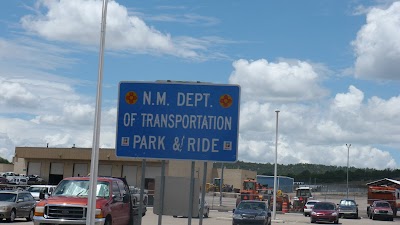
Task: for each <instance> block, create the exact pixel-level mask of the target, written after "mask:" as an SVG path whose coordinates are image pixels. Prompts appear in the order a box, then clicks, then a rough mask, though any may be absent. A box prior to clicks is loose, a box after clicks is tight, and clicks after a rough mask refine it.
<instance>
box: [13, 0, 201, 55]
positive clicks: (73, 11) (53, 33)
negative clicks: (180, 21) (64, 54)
mask: <svg viewBox="0 0 400 225" xmlns="http://www.w3.org/2000/svg"><path fill="white" fill-rule="evenodd" d="M102 2H103V1H101V0H74V1H70V0H40V1H38V3H37V4H36V8H37V10H38V12H40V13H37V14H31V15H26V16H24V17H23V18H22V19H21V24H22V26H23V28H24V29H26V30H27V31H29V32H31V33H33V34H37V35H39V36H41V37H44V38H46V39H48V40H54V41H63V42H69V43H77V44H82V45H90V46H96V47H97V46H98V44H99V40H100V38H99V37H100V28H101V17H102V10H101V9H102ZM193 40H194V41H188V39H185V38H183V37H177V38H176V39H174V38H173V37H172V36H171V35H170V34H168V33H163V32H161V31H159V30H157V29H156V28H154V27H152V26H149V25H147V24H146V23H145V22H144V21H143V20H142V19H141V18H139V17H137V16H134V15H130V14H129V12H128V10H127V8H126V7H125V6H123V5H120V4H119V3H118V2H116V1H109V3H108V7H107V27H106V48H109V49H113V50H118V51H124V52H131V51H133V52H136V53H153V54H168V55H174V56H177V57H183V58H200V57H201V56H200V54H199V52H197V51H198V50H202V49H204V48H205V47H204V45H203V46H197V45H192V44H191V43H192V42H194V43H198V42H199V41H198V40H196V39H193ZM203 41H206V40H203ZM204 44H205V45H207V43H204Z"/></svg>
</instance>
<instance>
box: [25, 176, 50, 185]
mask: <svg viewBox="0 0 400 225" xmlns="http://www.w3.org/2000/svg"><path fill="white" fill-rule="evenodd" d="M45 183H46V182H45V181H44V180H43V178H41V177H40V176H39V175H34V174H31V175H29V176H28V184H45Z"/></svg>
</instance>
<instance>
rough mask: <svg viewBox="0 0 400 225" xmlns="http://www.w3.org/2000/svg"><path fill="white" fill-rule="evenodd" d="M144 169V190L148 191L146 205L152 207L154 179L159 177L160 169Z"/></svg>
mask: <svg viewBox="0 0 400 225" xmlns="http://www.w3.org/2000/svg"><path fill="white" fill-rule="evenodd" d="M145 169H146V172H145V182H144V188H145V189H147V190H148V205H153V202H154V188H155V178H156V177H157V176H161V167H151V166H147V167H146V168H145Z"/></svg>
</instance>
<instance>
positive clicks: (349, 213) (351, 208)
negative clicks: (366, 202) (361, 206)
mask: <svg viewBox="0 0 400 225" xmlns="http://www.w3.org/2000/svg"><path fill="white" fill-rule="evenodd" d="M338 210H339V218H340V217H353V218H356V219H357V218H358V204H357V203H356V201H355V200H353V199H342V200H340V202H339V204H338Z"/></svg>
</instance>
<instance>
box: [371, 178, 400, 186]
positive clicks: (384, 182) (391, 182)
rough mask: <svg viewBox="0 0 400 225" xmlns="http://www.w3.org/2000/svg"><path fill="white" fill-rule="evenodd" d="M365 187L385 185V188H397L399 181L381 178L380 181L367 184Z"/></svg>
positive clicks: (399, 184)
mask: <svg viewBox="0 0 400 225" xmlns="http://www.w3.org/2000/svg"><path fill="white" fill-rule="evenodd" d="M366 185H367V186H371V185H387V186H391V185H395V186H397V185H398V186H400V181H398V180H393V179H389V178H383V179H380V180H376V181H372V182H369V183H367V184H366Z"/></svg>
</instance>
